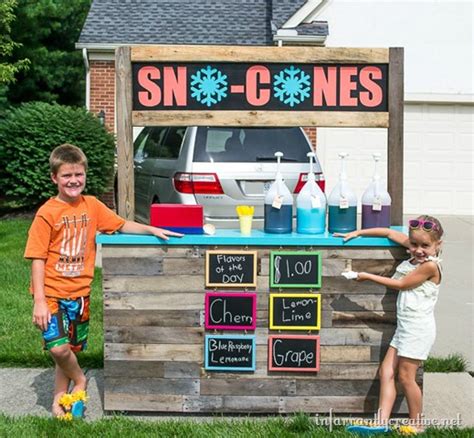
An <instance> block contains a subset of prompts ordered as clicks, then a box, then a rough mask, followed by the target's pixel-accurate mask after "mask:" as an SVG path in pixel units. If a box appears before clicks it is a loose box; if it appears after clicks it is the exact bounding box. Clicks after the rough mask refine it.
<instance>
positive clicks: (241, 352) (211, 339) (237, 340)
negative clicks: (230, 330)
mask: <svg viewBox="0 0 474 438" xmlns="http://www.w3.org/2000/svg"><path fill="white" fill-rule="evenodd" d="M204 356H205V357H204V368H205V369H206V370H215V371H239V372H240V371H255V364H256V359H255V358H256V352H255V336H254V335H236V336H232V335H206V339H205V352H204Z"/></svg>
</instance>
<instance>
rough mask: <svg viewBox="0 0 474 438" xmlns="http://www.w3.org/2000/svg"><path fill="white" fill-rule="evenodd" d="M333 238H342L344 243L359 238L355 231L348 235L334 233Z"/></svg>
mask: <svg viewBox="0 0 474 438" xmlns="http://www.w3.org/2000/svg"><path fill="white" fill-rule="evenodd" d="M333 236H334V237H343V238H344V242H347V241H348V240H351V239H354V237H359V232H358V231H357V230H356V231H351V232H350V233H334V234H333Z"/></svg>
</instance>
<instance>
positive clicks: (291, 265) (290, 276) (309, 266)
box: [270, 251, 322, 289]
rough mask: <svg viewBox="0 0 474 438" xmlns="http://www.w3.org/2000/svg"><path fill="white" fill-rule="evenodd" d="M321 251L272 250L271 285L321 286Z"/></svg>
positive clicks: (284, 286) (287, 286)
mask: <svg viewBox="0 0 474 438" xmlns="http://www.w3.org/2000/svg"><path fill="white" fill-rule="evenodd" d="M321 270H322V268H321V253H320V252H318V251H306V252H303V251H300V252H297V251H272V252H271V253H270V287H273V288H282V289H283V288H319V287H321Z"/></svg>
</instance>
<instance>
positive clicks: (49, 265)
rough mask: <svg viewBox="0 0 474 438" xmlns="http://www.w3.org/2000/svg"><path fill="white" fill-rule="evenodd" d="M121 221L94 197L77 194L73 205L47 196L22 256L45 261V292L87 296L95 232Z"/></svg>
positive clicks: (110, 229) (113, 228)
mask: <svg viewBox="0 0 474 438" xmlns="http://www.w3.org/2000/svg"><path fill="white" fill-rule="evenodd" d="M124 223H125V220H124V219H122V218H121V217H120V216H118V215H117V214H115V213H114V212H113V211H112V210H110V209H109V208H108V207H106V206H105V205H104V204H103V203H102V202H100V201H99V200H98V199H97V198H95V197H94V196H81V197H80V199H79V200H78V201H77V202H75V203H73V204H69V203H67V202H63V201H60V200H58V199H56V198H51V199H50V200H49V201H47V202H46V203H45V204H44V205H43V206H41V208H40V209H39V210H38V212H37V213H36V216H35V218H34V220H33V223H32V224H31V227H30V230H29V232H28V241H27V243H26V249H25V255H24V257H25V258H27V259H43V260H45V278H44V289H45V295H46V296H47V297H57V298H77V297H85V296H88V295H89V294H90V289H91V282H92V279H93V277H94V266H95V252H96V245H95V237H96V232H97V231H101V232H103V233H113V232H115V231H117V230H119V229H120V228H122V226H123V225H124ZM30 290H31V291H32V288H30Z"/></svg>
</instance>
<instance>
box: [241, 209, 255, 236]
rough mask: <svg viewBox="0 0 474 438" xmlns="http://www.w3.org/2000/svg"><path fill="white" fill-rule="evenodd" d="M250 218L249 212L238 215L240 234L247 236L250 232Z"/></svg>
mask: <svg viewBox="0 0 474 438" xmlns="http://www.w3.org/2000/svg"><path fill="white" fill-rule="evenodd" d="M252 219H253V216H252V215H251V214H249V215H247V214H245V215H241V216H239V221H240V234H245V235H246V236H249V235H250V234H251V233H252Z"/></svg>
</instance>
